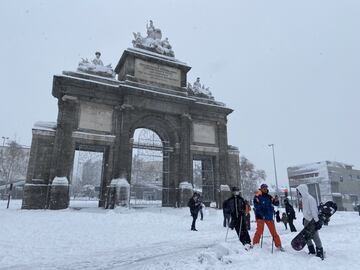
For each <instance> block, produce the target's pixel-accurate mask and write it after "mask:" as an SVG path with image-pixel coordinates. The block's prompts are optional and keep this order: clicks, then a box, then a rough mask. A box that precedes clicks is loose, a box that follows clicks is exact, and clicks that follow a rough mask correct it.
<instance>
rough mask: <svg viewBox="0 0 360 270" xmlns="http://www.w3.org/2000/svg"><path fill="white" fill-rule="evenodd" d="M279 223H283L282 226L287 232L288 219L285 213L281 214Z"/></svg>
mask: <svg viewBox="0 0 360 270" xmlns="http://www.w3.org/2000/svg"><path fill="white" fill-rule="evenodd" d="M281 221H282V223H284V225H285V230H287V224H288V217H287V215H286V213H282V216H281Z"/></svg>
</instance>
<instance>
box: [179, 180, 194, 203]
mask: <svg viewBox="0 0 360 270" xmlns="http://www.w3.org/2000/svg"><path fill="white" fill-rule="evenodd" d="M179 193H180V194H179V207H187V205H188V202H189V200H190V198H191V197H192V195H193V186H192V184H190V183H189V182H181V183H180V185H179Z"/></svg>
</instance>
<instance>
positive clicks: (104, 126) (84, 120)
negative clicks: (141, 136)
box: [22, 23, 239, 209]
mask: <svg viewBox="0 0 360 270" xmlns="http://www.w3.org/2000/svg"><path fill="white" fill-rule="evenodd" d="M154 33H156V35H155V34H154ZM133 45H134V48H129V49H126V50H125V51H124V52H123V54H122V56H121V58H120V60H119V62H118V64H117V66H116V68H115V70H114V71H113V70H112V68H111V66H104V65H103V64H102V61H101V60H100V53H97V55H96V56H97V58H96V59H94V60H93V61H92V62H90V61H87V60H83V61H82V62H81V63H80V64H79V67H78V70H77V71H76V72H70V71H64V72H63V73H62V75H55V76H54V78H53V88H52V95H53V96H54V97H55V98H57V99H58V118H57V122H56V123H44V122H38V123H36V125H35V126H34V128H33V138H32V145H31V153H30V160H29V166H28V172H27V180H26V184H25V188H24V199H23V204H22V208H23V209H43V208H51V209H61V208H66V207H67V206H68V202H69V192H68V190H66V188H65V190H64V189H61V188H60V189H59V188H56V187H57V186H56V185H55V183H54V182H53V181H54V179H59V178H61V179H63V178H65V177H66V178H67V179H70V173H71V170H72V166H73V160H74V152H75V151H76V150H77V149H79V147H80V146H81V149H87V150H88V151H101V152H103V154H104V161H103V174H102V181H101V187H100V196H99V197H100V198H99V206H100V207H103V206H105V202H106V196H107V187H108V186H109V185H110V182H111V180H112V179H116V178H119V177H124V178H126V179H127V180H128V181H129V182H130V183H131V162H132V144H133V134H134V131H135V130H136V129H137V128H147V129H150V130H152V131H154V132H155V133H156V134H158V136H159V137H160V138H161V140H162V141H163V142H165V143H164V145H163V147H164V156H166V158H168V160H169V162H168V166H169V168H168V179H167V181H164V183H163V185H164V191H163V193H166V194H165V195H166V196H163V199H162V205H163V206H178V205H180V196H179V192H180V191H179V185H180V183H181V182H190V183H191V182H192V180H193V179H192V178H193V171H192V170H193V165H192V164H193V160H194V159H196V160H200V161H201V162H204V164H205V165H206V166H207V167H208V168H209V169H211V171H212V179H210V180H211V181H212V183H213V184H212V185H209V186H210V187H211V188H206V189H204V191H203V192H204V193H205V194H204V198H210V199H209V201H217V203H218V205H219V203H220V199H219V198H220V196H219V192H220V186H221V185H230V186H232V185H237V186H238V185H239V152H238V150H237V148H236V147H231V146H229V145H228V142H227V116H228V115H229V114H230V113H231V112H232V110H231V109H229V108H227V107H226V106H225V105H224V104H223V103H220V102H218V101H216V100H215V99H214V98H213V96H212V94H211V92H210V91H209V89H208V88H206V87H205V86H204V85H202V84H201V83H200V79H199V78H198V79H197V81H196V82H195V83H194V84H193V85H191V84H188V83H187V73H188V72H189V70H190V69H191V67H190V66H188V65H187V64H186V63H184V62H181V61H179V60H177V59H176V58H175V57H174V52H173V51H172V48H171V46H170V44H169V41H168V39H167V38H166V39H165V40H161V30H159V29H155V28H154V26H153V24H152V23H151V25H150V26H147V37H142V36H141V34H140V33H137V34H134V40H133ZM219 79H221V78H219ZM225 90H226V89H224V91H225ZM204 179H205V180H204V181H208V180H209V179H207V178H205V176H204ZM56 182H58V181H56ZM70 185H71V183H70Z"/></svg>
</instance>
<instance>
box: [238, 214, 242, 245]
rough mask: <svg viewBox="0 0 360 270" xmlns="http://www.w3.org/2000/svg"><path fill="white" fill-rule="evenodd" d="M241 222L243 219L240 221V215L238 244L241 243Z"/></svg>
mask: <svg viewBox="0 0 360 270" xmlns="http://www.w3.org/2000/svg"><path fill="white" fill-rule="evenodd" d="M242 221H243V219H242V215H241V216H240V228H239V240H240V242H241V230H242V228H241V226H242Z"/></svg>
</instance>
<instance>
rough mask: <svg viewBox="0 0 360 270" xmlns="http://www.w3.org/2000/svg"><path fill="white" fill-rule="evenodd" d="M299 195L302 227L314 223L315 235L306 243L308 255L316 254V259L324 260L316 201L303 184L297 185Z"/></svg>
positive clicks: (320, 224) (320, 225)
mask: <svg viewBox="0 0 360 270" xmlns="http://www.w3.org/2000/svg"><path fill="white" fill-rule="evenodd" d="M296 189H297V191H298V192H299V195H300V196H301V201H302V212H303V215H304V227H305V226H306V225H307V224H309V223H310V221H311V220H313V219H314V221H315V229H316V231H315V233H314V236H313V238H312V239H310V240H309V241H308V242H307V245H308V248H309V254H316V256H317V257H320V258H321V259H322V260H323V259H324V250H323V247H322V243H321V240H320V236H319V232H318V231H319V230H320V229H321V227H322V223H321V221H320V220H319V217H318V215H319V212H318V208H317V205H316V201H315V199H314V197H313V196H311V195H310V194H309V191H308V187H307V185H305V184H301V185H299V186H298V187H297V188H296ZM312 240H314V242H315V246H316V252H315V248H314V244H313V242H312Z"/></svg>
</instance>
